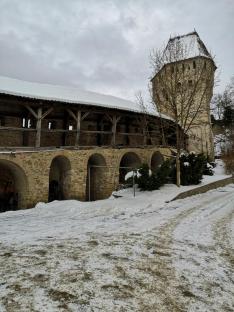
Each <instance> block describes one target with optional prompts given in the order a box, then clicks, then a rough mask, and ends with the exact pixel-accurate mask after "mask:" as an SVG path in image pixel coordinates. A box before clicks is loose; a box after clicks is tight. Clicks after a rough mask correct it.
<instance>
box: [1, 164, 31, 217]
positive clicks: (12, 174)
mask: <svg viewBox="0 0 234 312" xmlns="http://www.w3.org/2000/svg"><path fill="white" fill-rule="evenodd" d="M0 172H1V175H0V212H2V211H7V210H17V209H22V208H26V207H27V197H28V179H27V177H26V174H25V172H24V170H23V169H22V168H21V167H20V166H18V165H17V164H15V163H14V162H12V161H9V160H5V159H1V160H0Z"/></svg>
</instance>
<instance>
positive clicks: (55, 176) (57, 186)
mask: <svg viewBox="0 0 234 312" xmlns="http://www.w3.org/2000/svg"><path fill="white" fill-rule="evenodd" d="M70 182H71V164H70V161H69V160H68V159H67V158H66V157H64V156H57V157H55V158H54V159H53V160H52V162H51V165H50V175H49V198H48V201H49V202H50V201H53V200H64V199H68V198H69V190H70Z"/></svg>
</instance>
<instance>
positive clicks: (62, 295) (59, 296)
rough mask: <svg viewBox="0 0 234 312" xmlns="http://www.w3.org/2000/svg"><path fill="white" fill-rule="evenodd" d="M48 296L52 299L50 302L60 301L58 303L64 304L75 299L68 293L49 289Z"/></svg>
mask: <svg viewBox="0 0 234 312" xmlns="http://www.w3.org/2000/svg"><path fill="white" fill-rule="evenodd" d="M48 294H49V296H50V297H51V298H52V300H54V301H60V302H64V301H66V302H67V301H68V302H69V301H72V300H74V299H75V298H76V296H74V295H73V294H70V293H68V292H67V291H60V290H57V289H50V290H49V291H48Z"/></svg>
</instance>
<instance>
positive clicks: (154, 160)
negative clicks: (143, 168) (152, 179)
mask: <svg viewBox="0 0 234 312" xmlns="http://www.w3.org/2000/svg"><path fill="white" fill-rule="evenodd" d="M163 161H164V158H163V155H162V154H161V153H160V152H155V153H153V155H152V157H151V170H152V171H155V170H157V168H158V167H159V166H160V165H161V164H162V163H163Z"/></svg>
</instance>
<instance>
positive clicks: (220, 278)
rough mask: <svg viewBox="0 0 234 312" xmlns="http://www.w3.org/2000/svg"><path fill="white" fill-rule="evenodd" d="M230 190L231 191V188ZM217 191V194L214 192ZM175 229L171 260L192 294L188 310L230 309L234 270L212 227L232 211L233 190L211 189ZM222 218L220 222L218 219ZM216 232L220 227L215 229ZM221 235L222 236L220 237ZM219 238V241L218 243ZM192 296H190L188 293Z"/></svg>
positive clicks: (221, 222)
mask: <svg viewBox="0 0 234 312" xmlns="http://www.w3.org/2000/svg"><path fill="white" fill-rule="evenodd" d="M231 191H232V190H231ZM216 194H217V195H216ZM214 195H215V196H214V197H213V198H211V197H210V198H209V200H208V201H202V203H201V205H200V207H196V209H195V210H194V212H193V211H191V212H192V214H191V215H187V216H185V217H184V218H183V219H182V220H180V222H179V223H178V225H177V227H176V228H175V232H174V236H175V238H176V239H175V240H174V246H173V248H174V257H173V258H174V260H173V263H174V264H175V267H176V270H177V275H178V276H179V278H180V279H181V278H182V279H184V285H185V286H186V287H187V289H188V291H189V293H191V294H192V295H193V298H191V300H190V302H189V305H187V311H195V310H196V311H233V309H234V306H233V301H232V298H233V296H234V292H233V291H232V290H231V289H232V286H231V285H233V283H232V278H231V277H230V276H231V274H233V271H231V270H230V266H226V265H225V263H223V259H222V258H221V257H220V251H219V247H218V244H217V241H216V240H215V239H214V237H213V234H214V232H213V227H215V226H216V225H217V219H218V220H219V221H218V222H220V225H221V224H222V225H224V222H225V221H224V220H227V218H228V215H229V214H230V209H232V210H233V208H234V207H233V200H234V194H233V192H230V191H227V192H225V193H221V192H219V191H215V192H214ZM195 200H196V199H195ZM224 214H225V217H224ZM220 219H221V221H220ZM216 232H217V233H218V232H219V229H218V228H217V231H216ZM223 238H224V236H222V238H221V239H223ZM221 239H220V242H221ZM191 297H192V296H191Z"/></svg>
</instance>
